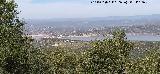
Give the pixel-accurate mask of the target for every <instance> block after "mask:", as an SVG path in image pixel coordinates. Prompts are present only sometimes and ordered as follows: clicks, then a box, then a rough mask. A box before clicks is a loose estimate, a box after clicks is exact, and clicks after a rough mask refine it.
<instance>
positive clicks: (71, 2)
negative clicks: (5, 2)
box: [15, 0, 160, 19]
mask: <svg viewBox="0 0 160 74" xmlns="http://www.w3.org/2000/svg"><path fill="white" fill-rule="evenodd" d="M15 1H16V2H17V3H18V5H19V8H18V9H19V10H20V11H21V14H20V15H19V16H20V17H21V18H25V19H49V18H85V17H105V16H132V15H151V14H160V0H144V1H146V2H147V3H146V4H127V5H126V4H119V3H115V4H91V3H90V1H91V0H15ZM104 1H105V0H104ZM117 1H119V0H117ZM121 1H126V0H121ZM128 1H130V0H128ZM132 1H135V0H132Z"/></svg>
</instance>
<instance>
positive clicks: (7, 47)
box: [0, 0, 160, 74]
mask: <svg viewBox="0 0 160 74" xmlns="http://www.w3.org/2000/svg"><path fill="white" fill-rule="evenodd" d="M16 8H17V5H16V4H15V3H14V1H6V0H1V1H0V73H1V74H158V73H160V57H159V55H160V53H159V52H160V51H159V44H160V43H159V42H130V41H127V40H126V36H125V33H124V31H121V30H116V31H115V32H113V33H112V34H113V38H111V39H104V40H103V41H94V42H92V43H90V45H91V47H89V48H83V49H82V50H81V51H75V50H71V48H65V47H54V48H39V49H38V48H36V47H34V46H33V45H32V44H33V43H32V41H33V40H32V39H31V38H28V37H26V36H25V34H23V25H24V23H23V22H21V21H20V20H19V18H18V17H17V14H18V12H17V11H16ZM140 52H143V53H140ZM137 54H140V55H137ZM142 54H143V55H142Z"/></svg>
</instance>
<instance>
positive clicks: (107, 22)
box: [25, 14, 160, 30]
mask: <svg viewBox="0 0 160 74" xmlns="http://www.w3.org/2000/svg"><path fill="white" fill-rule="evenodd" d="M25 21H26V23H27V24H26V26H27V27H29V28H32V30H35V29H37V28H39V29H40V28H44V27H54V28H55V29H56V28H59V29H70V28H73V29H82V30H83V29H88V28H97V27H98V28H99V27H107V26H130V25H150V24H154V25H155V24H156V25H159V24H160V14H154V15H137V16H109V17H93V18H55V19H27V20H25ZM31 25H32V26H31Z"/></svg>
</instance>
